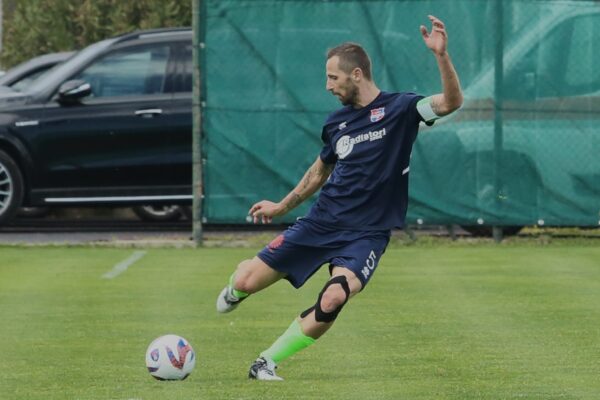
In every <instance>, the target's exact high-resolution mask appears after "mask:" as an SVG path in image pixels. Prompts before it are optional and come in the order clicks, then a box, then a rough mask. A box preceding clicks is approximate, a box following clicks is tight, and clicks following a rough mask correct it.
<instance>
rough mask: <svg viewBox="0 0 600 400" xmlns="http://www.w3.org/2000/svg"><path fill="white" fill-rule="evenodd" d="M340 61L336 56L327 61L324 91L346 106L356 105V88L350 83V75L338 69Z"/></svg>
mask: <svg viewBox="0 0 600 400" xmlns="http://www.w3.org/2000/svg"><path fill="white" fill-rule="evenodd" d="M339 63H340V59H339V57H338V56H333V57H331V58H330V59H329V60H327V64H326V65H325V70H326V73H327V84H326V86H325V87H326V89H327V90H328V91H330V92H331V94H333V95H334V96H337V98H338V99H339V100H340V102H341V103H342V104H343V105H345V106H347V105H355V104H357V103H358V86H356V84H355V83H354V82H353V81H352V79H351V78H350V75H349V74H347V73H345V72H344V71H342V70H341V69H340V68H339Z"/></svg>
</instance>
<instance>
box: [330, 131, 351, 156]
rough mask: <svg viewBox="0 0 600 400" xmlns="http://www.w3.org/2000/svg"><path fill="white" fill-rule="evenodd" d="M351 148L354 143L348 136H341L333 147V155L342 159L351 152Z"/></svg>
mask: <svg viewBox="0 0 600 400" xmlns="http://www.w3.org/2000/svg"><path fill="white" fill-rule="evenodd" d="M353 147H354V142H353V141H352V140H350V136H348V135H345V136H342V137H341V138H339V140H338V141H337V143H336V145H335V154H337V156H338V158H339V159H344V158H346V156H347V155H348V154H350V153H351V152H352V148H353Z"/></svg>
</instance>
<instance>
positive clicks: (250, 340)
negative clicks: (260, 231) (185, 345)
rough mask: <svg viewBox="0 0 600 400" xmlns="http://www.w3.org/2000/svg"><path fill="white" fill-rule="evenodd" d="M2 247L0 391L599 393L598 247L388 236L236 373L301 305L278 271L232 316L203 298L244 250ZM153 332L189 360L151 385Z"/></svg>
mask: <svg viewBox="0 0 600 400" xmlns="http://www.w3.org/2000/svg"><path fill="white" fill-rule="evenodd" d="M134 251H139V249H115V248H85V247H83V248H61V247H56V248H51V247H49V248H26V247H15V248H11V247H4V248H0V321H1V322H0V371H2V373H1V374H0V398H1V399H19V400H20V399H45V400H46V399H61V400H63V399H357V400H358V399H360V400H363V399H369V400H378V399H394V400H397V399H460V400H464V399H600V246H594V245H591V246H590V245H578V244H577V243H566V244H565V243H564V242H563V243H562V244H561V243H552V244H550V245H531V244H527V245H519V244H512V245H494V244H482V245H470V244H464V245H439V246H437V245H436V246H434V245H424V246H410V247H393V248H390V249H388V251H387V253H386V254H385V256H384V258H383V260H382V262H381V264H380V266H379V268H378V270H377V272H376V274H375V276H374V278H373V280H372V282H371V283H370V285H369V286H368V287H367V288H366V289H365V291H364V292H363V293H362V294H360V295H359V296H357V297H356V298H355V299H353V300H352V301H351V302H350V303H349V304H348V306H347V308H346V309H345V310H344V311H343V312H342V314H341V315H340V318H339V319H338V321H337V323H336V326H334V327H333V328H332V330H331V331H330V332H329V333H328V334H327V335H326V336H324V337H323V338H322V339H320V340H319V341H318V342H317V343H316V344H315V345H314V346H313V347H311V348H309V349H307V350H305V351H304V352H301V353H299V354H297V355H295V356H293V357H292V358H290V359H289V360H286V361H285V362H284V363H282V365H281V366H280V369H279V373H280V375H281V376H283V377H284V378H286V381H285V382H280V383H265V382H255V381H248V380H247V378H246V374H247V369H248V367H249V364H250V362H251V361H252V360H253V359H254V358H255V357H256V356H257V354H258V353H259V352H260V351H261V350H263V349H264V348H266V347H268V346H269V345H270V344H271V342H272V341H273V340H274V339H275V338H276V337H277V336H279V334H280V333H281V332H283V330H284V329H285V328H287V326H288V325H289V323H290V322H291V320H292V318H293V317H294V316H295V315H297V314H298V312H300V311H302V310H304V309H305V308H307V307H308V306H310V305H312V304H313V303H314V301H315V298H316V295H317V293H318V292H319V290H320V288H321V287H322V285H323V282H324V281H325V279H326V272H325V269H323V270H322V271H321V272H320V273H319V274H318V275H316V276H315V277H314V278H313V280H311V281H310V282H309V283H308V284H307V285H306V286H305V287H304V288H302V289H301V290H298V291H296V290H294V289H293V288H292V287H291V286H290V285H289V284H287V282H280V283H277V284H276V285H274V286H273V287H271V288H269V289H268V290H267V291H265V292H263V293H260V294H257V295H255V296H253V298H250V299H249V300H248V301H247V302H245V303H244V304H242V306H240V308H239V309H238V310H236V311H235V312H234V313H232V314H229V315H217V314H216V312H215V309H214V303H215V296H216V295H217V294H218V292H219V291H220V289H221V288H222V287H223V285H224V283H225V282H226V280H227V278H228V276H229V274H230V272H231V270H232V268H233V267H234V265H236V264H237V262H238V261H239V260H241V259H243V258H245V257H250V256H252V255H253V254H254V253H255V251H256V249H198V250H195V249H147V250H145V251H146V254H145V255H144V256H143V257H142V258H141V259H140V260H138V261H137V262H135V263H134V264H133V265H131V266H130V267H129V269H128V270H126V271H125V272H123V273H121V274H120V275H118V276H116V277H114V278H113V279H103V278H102V276H103V275H104V274H105V273H107V272H108V271H110V270H112V269H113V267H114V266H115V265H117V264H118V263H119V262H121V261H123V260H124V259H127V258H128V257H130V256H131V255H132V253H133V252H134ZM166 333H177V334H180V335H182V336H184V337H186V338H187V339H188V340H189V341H190V342H191V343H192V345H193V346H194V348H195V350H196V353H197V356H198V364H197V366H196V370H195V371H194V373H193V374H192V375H191V376H190V378H188V380H186V381H183V382H158V381H154V380H153V379H152V378H151V377H150V375H149V374H148V373H147V372H146V370H145V366H144V354H145V350H146V347H147V345H148V344H149V343H150V341H151V340H152V339H154V338H155V337H157V336H160V335H162V334H166Z"/></svg>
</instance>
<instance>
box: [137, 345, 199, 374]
mask: <svg viewBox="0 0 600 400" xmlns="http://www.w3.org/2000/svg"><path fill="white" fill-rule="evenodd" d="M195 365H196V354H195V353H194V349H193V348H192V346H191V345H190V343H189V342H188V341H187V340H185V339H184V338H182V337H181V336H177V335H165V336H161V337H159V338H157V339H155V340H154V341H153V342H152V343H150V346H148V350H146V367H147V368H148V372H150V375H152V376H153V377H154V378H156V379H158V380H161V381H163V380H164V381H173V380H183V379H185V378H187V377H188V375H189V374H190V373H191V372H192V370H193V369H194V366H195Z"/></svg>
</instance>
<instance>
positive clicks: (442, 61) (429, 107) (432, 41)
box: [417, 15, 463, 121]
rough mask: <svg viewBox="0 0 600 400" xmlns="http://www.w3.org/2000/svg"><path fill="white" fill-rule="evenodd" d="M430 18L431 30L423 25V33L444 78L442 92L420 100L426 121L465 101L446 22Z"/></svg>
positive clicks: (457, 107)
mask: <svg viewBox="0 0 600 400" xmlns="http://www.w3.org/2000/svg"><path fill="white" fill-rule="evenodd" d="M429 19H430V20H431V24H432V27H431V32H430V33H429V32H427V28H425V26H423V25H421V27H420V29H421V35H422V36H423V41H424V42H425V45H426V46H427V47H428V48H429V49H430V50H431V51H432V52H433V54H434V56H435V59H436V61H437V64H438V68H439V70H440V77H441V79H442V93H439V94H435V95H433V96H430V97H427V98H425V99H422V100H420V101H419V102H418V104H417V109H418V111H419V113H420V114H421V116H422V117H423V119H424V120H425V121H432V120H435V119H436V118H437V117H443V116H444V115H448V114H450V113H451V112H453V111H456V110H458V109H459V108H460V106H461V105H462V103H463V95H462V91H461V89H460V81H459V80H458V74H457V73H456V70H455V69H454V65H453V64H452V61H451V60H450V55H449V54H448V35H447V34H446V28H445V27H444V23H443V22H442V21H440V20H439V19H438V18H436V17H434V16H433V15H429Z"/></svg>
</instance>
